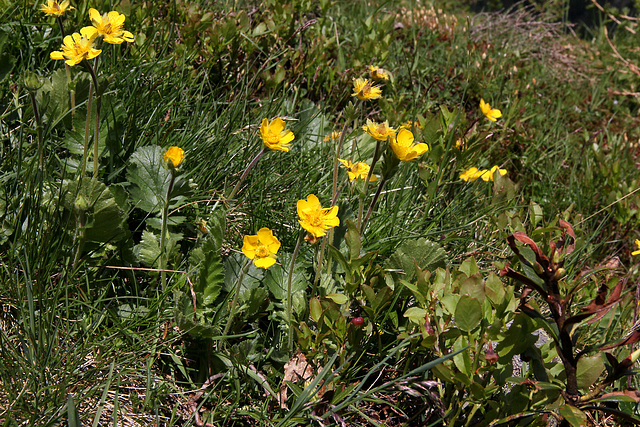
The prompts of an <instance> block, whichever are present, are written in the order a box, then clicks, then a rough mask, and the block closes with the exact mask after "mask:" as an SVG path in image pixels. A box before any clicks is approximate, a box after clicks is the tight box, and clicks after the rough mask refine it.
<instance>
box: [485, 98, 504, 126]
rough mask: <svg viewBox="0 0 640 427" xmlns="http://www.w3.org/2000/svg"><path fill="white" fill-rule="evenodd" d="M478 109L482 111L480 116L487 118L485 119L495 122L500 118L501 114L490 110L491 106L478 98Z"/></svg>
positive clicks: (496, 110) (495, 110) (494, 109)
mask: <svg viewBox="0 0 640 427" xmlns="http://www.w3.org/2000/svg"><path fill="white" fill-rule="evenodd" d="M480 109H481V110H482V114H484V115H485V116H487V119H489V120H491V121H492V122H495V121H496V120H498V119H499V118H500V117H502V112H501V111H500V110H498V109H497V108H491V105H489V104H487V103H486V102H484V99H482V98H480Z"/></svg>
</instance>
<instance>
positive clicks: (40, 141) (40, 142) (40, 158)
mask: <svg viewBox="0 0 640 427" xmlns="http://www.w3.org/2000/svg"><path fill="white" fill-rule="evenodd" d="M29 96H30V98H31V107H32V108H33V116H34V118H35V119H36V132H37V134H38V173H39V174H43V173H44V170H43V164H44V160H43V156H44V141H43V139H42V117H41V116H40V110H38V103H37V101H36V93H35V92H33V91H29Z"/></svg>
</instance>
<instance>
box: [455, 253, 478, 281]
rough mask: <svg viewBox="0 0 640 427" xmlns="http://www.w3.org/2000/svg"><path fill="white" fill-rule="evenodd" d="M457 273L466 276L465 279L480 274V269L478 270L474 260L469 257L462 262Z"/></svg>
mask: <svg viewBox="0 0 640 427" xmlns="http://www.w3.org/2000/svg"><path fill="white" fill-rule="evenodd" d="M458 271H461V272H462V273H464V274H466V275H467V277H471V276H473V275H475V274H478V273H479V272H480V269H479V268H478V264H477V263H476V260H475V258H473V257H470V258H467V259H465V260H464V261H463V262H462V264H461V265H460V267H459V268H458Z"/></svg>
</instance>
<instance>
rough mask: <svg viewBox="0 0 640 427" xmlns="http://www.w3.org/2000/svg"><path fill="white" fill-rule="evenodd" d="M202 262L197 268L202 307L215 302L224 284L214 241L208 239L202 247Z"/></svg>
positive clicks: (217, 249) (220, 262)
mask: <svg viewBox="0 0 640 427" xmlns="http://www.w3.org/2000/svg"><path fill="white" fill-rule="evenodd" d="M202 251H203V254H204V260H203V261H202V263H201V264H200V265H199V267H198V290H199V291H200V292H202V302H203V304H204V305H211V304H213V303H214V302H215V300H216V298H218V295H220V291H221V290H222V284H223V283H224V267H223V266H222V258H221V257H220V249H219V247H218V246H217V245H216V242H215V239H213V238H209V239H207V240H205V242H204V244H203V245H202Z"/></svg>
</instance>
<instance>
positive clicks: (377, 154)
mask: <svg viewBox="0 0 640 427" xmlns="http://www.w3.org/2000/svg"><path fill="white" fill-rule="evenodd" d="M381 146H382V141H380V140H379V139H378V140H376V150H375V151H374V152H373V159H372V160H371V167H369V173H367V178H366V179H365V180H364V194H365V195H366V194H367V188H369V181H371V175H373V168H374V167H375V166H376V163H378V159H380V155H381V154H382V153H381V151H382V150H381V149H380V148H381ZM384 181H385V179H384V177H383V178H382V179H381V181H380V184H383V183H384ZM381 190H382V185H380V186H378V192H377V193H376V194H377V195H378V196H379V195H380V194H379V192H380V191H381ZM363 197H364V196H363ZM375 200H377V198H376V197H374V202H372V203H375ZM371 209H373V207H372V206H370V207H369V210H371ZM363 210H364V204H363V203H361V204H360V207H359V209H358V224H357V225H358V231H360V234H362V231H363V228H364V227H363V226H362V212H363ZM365 222H366V220H365Z"/></svg>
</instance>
